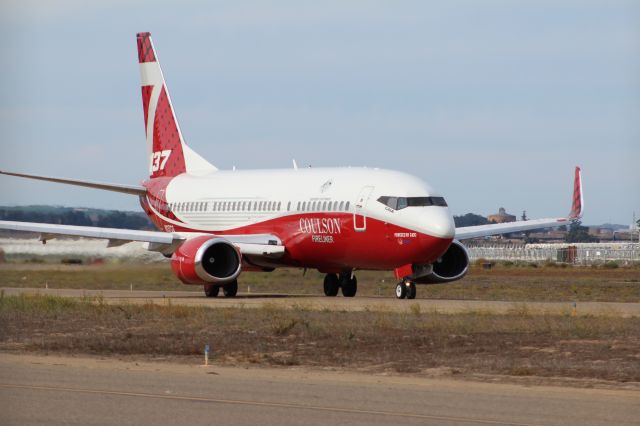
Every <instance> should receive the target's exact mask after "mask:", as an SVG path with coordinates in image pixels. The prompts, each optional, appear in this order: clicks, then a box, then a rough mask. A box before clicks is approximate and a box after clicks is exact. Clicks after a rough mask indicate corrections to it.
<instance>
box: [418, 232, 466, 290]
mask: <svg viewBox="0 0 640 426" xmlns="http://www.w3.org/2000/svg"><path fill="white" fill-rule="evenodd" d="M432 267H433V269H432V271H431V273H429V274H427V275H424V276H422V277H418V278H415V279H413V281H414V282H415V283H418V284H436V283H448V282H450V281H456V280H459V279H461V278H462V277H464V276H465V275H466V274H467V271H468V270H469V253H468V252H467V248H466V247H465V246H464V245H462V243H460V241H457V240H454V241H453V242H452V243H451V245H450V246H449V248H448V249H447V251H446V252H445V253H444V254H443V255H442V257H441V258H440V259H438V260H437V261H435V262H433V264H432Z"/></svg>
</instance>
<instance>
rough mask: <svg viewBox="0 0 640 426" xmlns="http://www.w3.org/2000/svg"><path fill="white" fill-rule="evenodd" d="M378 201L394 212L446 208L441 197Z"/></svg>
mask: <svg viewBox="0 0 640 426" xmlns="http://www.w3.org/2000/svg"><path fill="white" fill-rule="evenodd" d="M378 201H379V202H381V203H382V204H384V205H385V206H387V207H391V208H392V209H394V210H402V209H404V208H407V207H426V206H438V207H447V202H446V201H445V200H444V198H443V197H387V196H382V197H380V198H378Z"/></svg>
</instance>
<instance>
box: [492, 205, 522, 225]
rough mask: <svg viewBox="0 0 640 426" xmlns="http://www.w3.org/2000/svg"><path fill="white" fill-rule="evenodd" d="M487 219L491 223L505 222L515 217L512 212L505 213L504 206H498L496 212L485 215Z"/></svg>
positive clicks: (511, 220) (513, 219)
mask: <svg viewBox="0 0 640 426" xmlns="http://www.w3.org/2000/svg"><path fill="white" fill-rule="evenodd" d="M487 219H488V220H489V222H493V223H506V222H515V221H516V217H515V216H514V215H512V214H509V213H507V211H506V210H505V209H504V207H500V209H498V213H497V214H490V215H489V216H487Z"/></svg>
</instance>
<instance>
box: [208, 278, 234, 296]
mask: <svg viewBox="0 0 640 426" xmlns="http://www.w3.org/2000/svg"><path fill="white" fill-rule="evenodd" d="M220 287H222V294H224V297H236V294H238V280H233V281H231V282H230V283H228V284H225V285H223V286H219V285H214V284H205V285H204V294H205V295H206V296H207V297H218V294H219V293H220Z"/></svg>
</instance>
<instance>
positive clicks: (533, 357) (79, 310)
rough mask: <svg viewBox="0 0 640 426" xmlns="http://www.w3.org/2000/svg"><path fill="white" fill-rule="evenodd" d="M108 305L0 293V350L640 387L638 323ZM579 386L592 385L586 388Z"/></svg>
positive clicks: (411, 310)
mask: <svg viewBox="0 0 640 426" xmlns="http://www.w3.org/2000/svg"><path fill="white" fill-rule="evenodd" d="M416 306H417V305H408V308H407V311H406V312H403V313H398V312H389V311H384V310H383V311H365V312H340V311H338V312H335V311H331V312H328V311H317V310H310V309H307V308H305V307H304V306H297V307H296V308H295V309H279V308H276V307H275V306H272V305H268V304H267V305H264V307H262V308H259V309H250V310H248V309H244V308H218V309H211V308H205V307H184V306H173V305H171V304H165V305H153V304H146V305H126V304H124V305H107V304H105V303H103V301H102V300H100V299H91V300H89V299H82V300H78V299H67V298H58V297H53V296H24V295H23V296H4V295H2V296H1V297H0V324H2V327H0V351H11V352H23V351H36V352H62V353H71V354H93V355H99V356H126V357H133V358H136V357H138V358H141V359H167V360H172V361H183V362H189V363H199V362H201V360H202V351H203V348H204V345H205V344H209V345H210V346H211V348H212V354H211V355H212V359H213V362H214V363H216V364H222V365H225V364H226V365H256V366H260V365H268V366H305V367H312V368H337V369H349V370H354V371H355V370H357V371H365V372H374V373H385V372H390V373H405V374H412V375H434V374H436V375H439V374H445V375H453V376H459V377H470V378H474V377H475V378H477V377H479V376H482V375H500V376H501V377H502V376H509V377H527V378H532V377H537V378H554V377H555V378H557V377H561V378H570V379H581V380H582V382H581V383H582V384H583V385H584V384H585V383H587V384H588V383H589V381H601V380H606V381H610V382H615V383H628V382H640V318H626V319H623V318H618V317H588V316H587V317H572V316H570V315H532V314H530V313H528V312H527V311H526V310H522V311H514V312H513V313H511V314H509V315H492V314H488V313H481V312H467V313H463V314H454V315H447V314H440V313H437V312H421V311H420V309H419V308H416ZM584 379H587V381H586V382H584Z"/></svg>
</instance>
